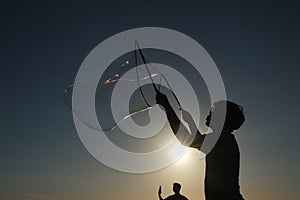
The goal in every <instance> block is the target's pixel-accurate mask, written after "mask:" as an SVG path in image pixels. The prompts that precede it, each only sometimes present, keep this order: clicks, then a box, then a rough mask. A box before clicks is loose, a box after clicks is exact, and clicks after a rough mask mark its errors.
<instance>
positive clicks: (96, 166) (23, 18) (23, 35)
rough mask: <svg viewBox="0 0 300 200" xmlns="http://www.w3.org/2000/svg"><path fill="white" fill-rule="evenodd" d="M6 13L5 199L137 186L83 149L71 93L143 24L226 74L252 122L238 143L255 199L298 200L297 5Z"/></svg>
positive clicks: (138, 5)
mask: <svg viewBox="0 0 300 200" xmlns="http://www.w3.org/2000/svg"><path fill="white" fill-rule="evenodd" d="M0 7H1V8H0V9H1V19H0V22H1V54H0V55H1V74H2V77H1V84H0V88H1V91H2V95H1V104H2V117H1V122H2V123H1V128H0V130H1V140H0V149H1V151H0V154H1V165H0V177H1V178H0V188H1V189H0V197H1V195H2V196H5V198H6V199H25V197H24V195H25V196H26V195H27V196H26V197H28V195H45V196H47V195H52V194H57V196H56V199H68V198H71V197H72V195H71V193H72V192H71V191H75V190H76V188H80V187H81V186H82V187H83V188H84V187H85V186H84V185H85V184H84V181H83V180H84V179H89V178H90V179H91V180H94V179H96V178H95V177H94V176H93V175H92V172H95V173H97V174H98V176H99V177H98V176H97V178H99V180H98V179H97V181H95V180H94V181H91V182H97V183H99V184H101V180H100V179H102V178H103V177H105V178H106V180H108V182H109V183H110V184H112V185H113V184H114V181H116V182H118V180H123V179H124V178H127V180H128V181H133V182H134V181H135V180H134V179H135V178H136V176H133V175H132V176H131V175H128V174H127V175H124V174H122V173H120V172H116V171H114V170H110V169H109V168H107V167H104V166H103V165H101V164H100V163H98V161H96V160H95V159H94V158H93V157H92V156H91V155H90V154H89V153H88V152H87V151H86V150H85V148H84V146H83V145H82V143H81V141H80V139H79V137H78V136H77V132H76V130H75V127H74V124H73V118H72V115H71V112H70V111H69V110H68V108H67V106H66V105H65V104H64V101H63V97H64V93H63V91H64V89H65V87H66V86H67V85H69V84H70V83H72V82H73V81H74V79H75V76H76V73H77V70H78V69H79V67H80V64H81V62H82V61H83V59H84V58H85V57H86V56H87V54H88V53H89V52H90V51H91V50H92V49H93V48H94V47H95V46H96V45H98V44H99V43H100V42H102V41H103V40H105V39H106V38H108V37H110V36H112V35H114V34H116V33H119V32H121V31H124V30H127V29H132V28H137V27H144V26H156V27H165V28H170V29H174V30H177V31H180V32H183V33H185V34H187V35H189V36H190V37H192V38H193V39H195V40H196V41H198V42H199V43H200V44H201V45H202V46H203V47H204V48H205V49H206V50H207V52H208V53H209V54H210V55H211V57H212V58H213V60H214V61H215V63H216V64H217V66H218V68H219V70H220V72H221V75H222V77H223V80H224V83H225V87H226V92H227V95H228V98H229V99H231V100H234V101H237V102H238V103H239V104H241V105H243V106H244V108H245V112H246V115H247V123H246V124H245V126H244V127H243V129H242V130H241V133H240V135H238V136H237V138H238V141H239V145H240V148H241V162H242V163H241V185H242V188H243V191H244V194H245V196H246V197H252V198H256V199H295V198H297V197H298V196H299V191H297V188H298V187H299V185H300V181H299V179H300V176H299V174H300V173H299V168H300V157H299V152H300V145H299V142H300V136H299V133H298V132H299V131H297V129H298V125H299V124H300V117H299V116H298V115H299V113H300V109H299V106H298V104H299V102H300V95H299V85H300V81H299V72H300V69H299V57H300V51H299V45H300V39H299V35H300V28H299V22H300V12H299V9H300V6H299V4H298V3H295V1H277V0H275V1H264V2H256V3H254V2H253V1H251V2H250V1H249V2H243V3H241V2H240V1H236V2H229V1H219V2H218V1H214V2H211V1H205V2H199V3H187V2H184V1H183V2H180V3H175V2H171V3H162V2H151V1H138V2H122V3H121V2H109V3H104V2H101V1H98V2H90V3H88V2H85V1H82V2H79V1H72V2H71V1H70V2H69V3H65V2H60V1H57V2H53V1H50V2H39V1H36V2H21V1H20V2H16V1H10V2H8V1H7V2H1V3H0ZM87 171H88V172H87ZM80 173H83V175H82V176H79V175H78V174H80ZM74 174H76V175H74ZM145 176H146V175H145ZM148 176H151V175H147V177H148ZM154 176H155V175H154ZM132 177H134V178H132ZM138 178H140V177H138ZM148 178H149V177H148ZM139 181H142V180H139ZM53 182H54V183H53ZM74 182H76V184H75V185H74ZM121 182H122V181H121ZM53 185H55V186H53ZM105 185H106V184H105ZM103 187H104V186H103ZM107 187H108V188H106V190H107V189H108V190H109V189H110V188H109V186H107ZM120 187H122V185H121V186H120ZM70 188H71V189H70ZM104 188H105V187H104ZM103 190H104V189H103ZM85 191H88V190H85ZM68 192H69V193H70V195H69V196H68V194H69V193H68ZM22 195H23V196H22ZM105 195H106V197H107V198H108V199H115V198H117V196H113V197H112V196H111V197H110V196H109V194H105ZM129 196H130V195H129ZM129 196H128V197H129ZM35 197H36V196H35ZM287 197H288V198H287ZM28 198H29V197H28ZM125 198H127V197H126V193H125ZM151 198H152V197H150V198H149V199H151ZM29 199H30V198H29ZM31 199H33V198H31ZM99 199H101V197H99ZM152 199H153V198H152ZM249 199H250V198H249Z"/></svg>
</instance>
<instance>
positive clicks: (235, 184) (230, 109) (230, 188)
mask: <svg viewBox="0 0 300 200" xmlns="http://www.w3.org/2000/svg"><path fill="white" fill-rule="evenodd" d="M156 101H157V104H160V105H162V106H163V107H164V109H165V111H166V115H167V119H168V121H169V123H170V126H171V128H172V131H173V133H174V134H175V135H176V137H177V139H178V140H179V141H180V142H181V143H182V144H183V145H185V146H189V147H193V148H197V149H198V150H200V148H201V146H202V144H203V141H204V139H205V137H208V135H210V134H214V132H212V133H210V134H208V135H202V134H201V133H200V131H199V130H198V128H197V126H196V125H195V122H194V120H193V119H192V117H191V115H190V114H189V113H188V112H187V111H183V120H184V121H186V122H187V123H188V125H189V127H190V130H191V132H192V134H190V133H189V131H188V130H187V129H186V128H185V127H184V125H183V124H182V123H181V121H180V120H179V118H178V117H177V115H176V113H175V111H174V110H173V108H172V107H171V105H170V103H169V101H168V99H167V96H166V95H164V94H162V93H160V92H157V95H156ZM224 104H225V106H226V117H225V122H224V125H223V129H222V131H221V134H220V137H219V139H218V141H217V143H216V144H215V146H214V147H213V149H212V150H211V151H210V152H205V153H208V154H207V155H206V158H205V160H206V172H205V184H204V185H205V197H206V200H243V199H244V198H243V196H242V195H241V194H240V187H239V165H240V153H239V147H238V144H237V142H236V139H235V137H234V135H233V134H232V132H233V131H234V130H237V129H239V128H240V127H241V125H242V124H243V123H244V121H245V117H244V114H243V108H242V107H241V106H239V105H237V104H235V103H233V102H230V101H218V102H216V103H214V106H213V108H212V109H211V110H210V112H209V114H208V116H207V118H206V123H205V125H206V126H208V127H210V128H211V129H212V131H214V129H216V130H217V129H218V127H219V126H220V123H222V120H219V119H220V117H218V116H222V114H223V115H224ZM212 116H213V117H212ZM221 118H222V117H221ZM221 125H222V124H221Z"/></svg>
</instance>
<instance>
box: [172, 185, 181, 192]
mask: <svg viewBox="0 0 300 200" xmlns="http://www.w3.org/2000/svg"><path fill="white" fill-rule="evenodd" d="M180 189H181V185H180V184H179V183H173V191H174V192H175V193H179V191H180Z"/></svg>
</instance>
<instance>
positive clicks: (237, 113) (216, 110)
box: [205, 100, 245, 132]
mask: <svg viewBox="0 0 300 200" xmlns="http://www.w3.org/2000/svg"><path fill="white" fill-rule="evenodd" d="M225 106H226V116H225V122H224V125H223V131H222V132H232V131H234V130H237V129H239V128H240V127H241V126H242V124H243V123H244V122H245V116H244V112H243V107H242V106H240V105H238V104H236V103H233V102H231V101H225V100H222V101H218V102H216V103H214V105H213V107H212V108H211V110H210V112H209V114H208V116H207V118H206V123H205V125H206V126H208V127H210V128H211V129H212V130H213V129H214V127H217V126H220V123H222V122H223V120H222V119H221V118H222V117H221V118H220V117H218V116H224V113H223V112H224V108H225ZM212 116H214V117H213V118H214V119H216V120H215V121H212ZM218 119H219V120H218Z"/></svg>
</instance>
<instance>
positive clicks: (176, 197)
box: [158, 183, 188, 200]
mask: <svg viewBox="0 0 300 200" xmlns="http://www.w3.org/2000/svg"><path fill="white" fill-rule="evenodd" d="M180 189H181V185H180V184H179V183H173V191H174V193H175V194H173V195H170V196H168V197H167V198H165V199H163V198H162V197H161V186H159V190H158V197H159V200H188V198H186V197H185V196H183V195H182V194H180Z"/></svg>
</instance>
